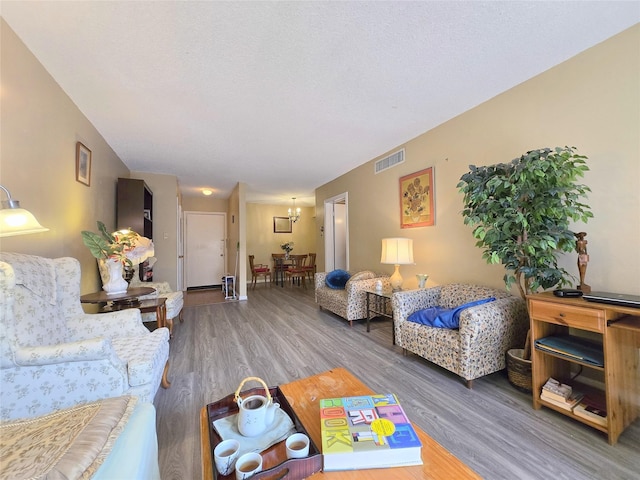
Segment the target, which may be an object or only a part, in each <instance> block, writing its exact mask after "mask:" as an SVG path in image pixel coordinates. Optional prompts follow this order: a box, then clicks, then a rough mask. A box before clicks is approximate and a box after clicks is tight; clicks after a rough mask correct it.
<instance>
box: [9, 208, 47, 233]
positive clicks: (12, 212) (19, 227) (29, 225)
mask: <svg viewBox="0 0 640 480" xmlns="http://www.w3.org/2000/svg"><path fill="white" fill-rule="evenodd" d="M47 231H49V229H48V228H45V227H43V226H42V225H40V224H39V223H38V220H36V217H34V216H33V214H32V213H31V212H30V211H29V210H25V209H24V208H5V209H2V210H0V237H12V236H14V235H27V234H29V233H39V232H47Z"/></svg>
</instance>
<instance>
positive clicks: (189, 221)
mask: <svg viewBox="0 0 640 480" xmlns="http://www.w3.org/2000/svg"><path fill="white" fill-rule="evenodd" d="M184 218H185V247H186V249H185V252H184V257H185V258H184V260H185V270H186V271H185V275H186V280H187V288H190V287H206V286H210V285H220V284H222V276H223V275H224V274H225V265H226V241H225V238H226V231H225V225H226V214H224V213H205V212H185V217H184Z"/></svg>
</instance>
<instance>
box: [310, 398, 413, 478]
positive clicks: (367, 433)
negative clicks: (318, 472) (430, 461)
mask: <svg viewBox="0 0 640 480" xmlns="http://www.w3.org/2000/svg"><path fill="white" fill-rule="evenodd" d="M320 422H321V424H320V425H321V427H320V429H321V434H322V455H323V460H324V468H323V469H324V471H332V470H357V469H361V468H362V469H364V468H387V467H404V466H408V465H422V452H421V449H422V444H421V443H420V439H419V438H418V434H417V433H416V431H415V430H414V429H413V427H412V426H411V423H410V422H409V420H408V419H407V415H406V414H405V412H404V410H403V409H402V407H401V406H400V403H399V402H398V399H397V397H396V396H395V395H393V394H391V393H388V394H384V395H360V396H358V397H340V398H327V399H323V400H320Z"/></svg>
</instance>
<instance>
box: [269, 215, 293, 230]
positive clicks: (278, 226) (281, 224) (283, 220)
mask: <svg viewBox="0 0 640 480" xmlns="http://www.w3.org/2000/svg"><path fill="white" fill-rule="evenodd" d="M273 233H291V220H290V219H289V217H273Z"/></svg>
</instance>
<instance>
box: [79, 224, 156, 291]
mask: <svg viewBox="0 0 640 480" xmlns="http://www.w3.org/2000/svg"><path fill="white" fill-rule="evenodd" d="M98 230H99V231H100V233H95V232H89V231H86V230H85V231H83V232H82V241H83V242H84V244H85V246H86V247H87V248H88V249H89V251H90V252H91V255H93V256H94V257H95V258H97V259H98V263H99V264H100V265H101V266H103V267H104V270H107V271H108V273H109V276H108V278H106V279H105V278H103V283H104V285H103V286H102V288H103V290H104V291H105V292H107V293H108V294H109V295H115V294H118V293H124V292H126V291H127V288H128V286H129V284H128V283H127V281H126V280H125V279H124V277H123V270H124V268H125V266H126V267H133V266H134V265H138V264H140V263H142V262H144V261H145V260H146V259H148V258H149V257H152V256H153V254H154V248H153V242H152V241H151V239H149V238H146V237H143V236H141V235H139V234H138V233H136V232H134V231H133V230H129V229H126V230H119V231H117V232H115V233H113V234H112V233H109V232H108V231H107V229H106V227H105V225H104V223H102V222H100V221H98Z"/></svg>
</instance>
